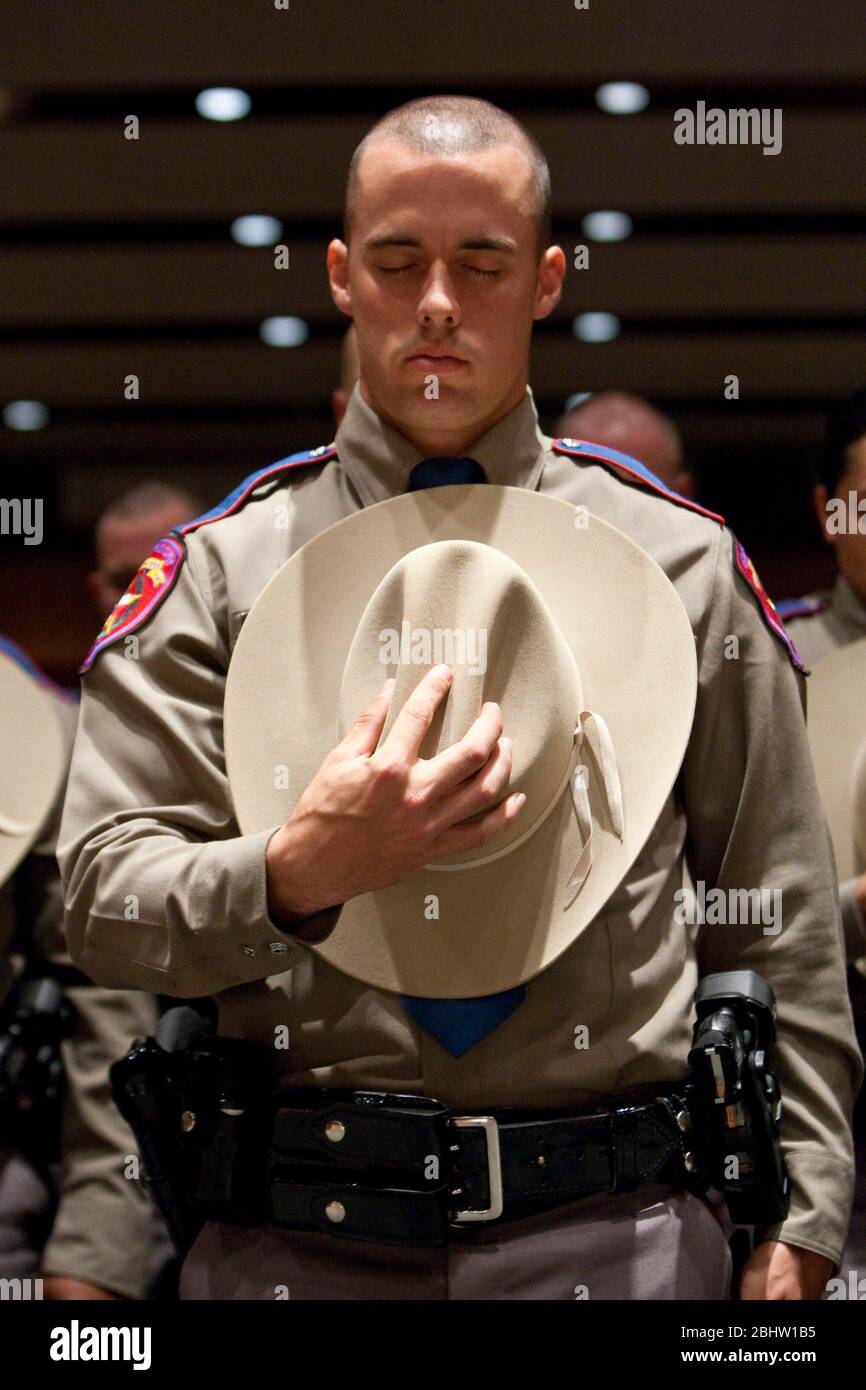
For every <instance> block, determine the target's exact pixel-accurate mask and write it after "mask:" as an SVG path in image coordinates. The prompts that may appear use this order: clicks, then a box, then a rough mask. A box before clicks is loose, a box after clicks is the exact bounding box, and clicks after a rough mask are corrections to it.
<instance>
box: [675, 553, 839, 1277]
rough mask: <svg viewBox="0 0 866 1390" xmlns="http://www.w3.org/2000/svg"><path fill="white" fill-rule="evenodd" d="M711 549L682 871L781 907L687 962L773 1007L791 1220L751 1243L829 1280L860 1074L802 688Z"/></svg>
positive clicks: (726, 557) (709, 934)
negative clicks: (782, 1251) (738, 977)
mask: <svg viewBox="0 0 866 1390" xmlns="http://www.w3.org/2000/svg"><path fill="white" fill-rule="evenodd" d="M719 535H720V541H719V552H718V556H717V562H716V571H715V579H714V584H713V593H712V600H711V602H710V604H709V606H708V609H707V613H706V617H705V619H704V622H703V627H702V631H700V632H699V633H698V634H697V636H698V642H699V650H698V659H699V686H698V701H697V709H696V714H695V723H694V728H693V731H692V737H691V740H690V743H689V748H688V752H687V755H686V759H685V763H684V767H683V791H684V795H685V799H686V807H687V815H688V826H689V851H688V852H689V862H690V867H691V869H692V873H693V876H694V878H695V880H696V881H698V880H703V882H704V883H705V884H706V888H707V891H709V889H710V888H711V887H718V888H721V889H723V890H725V891H729V890H736V889H745V890H748V889H759V890H760V889H767V890H778V892H779V893H780V894H781V897H780V899H773V898H769V897H768V898H767V899H766V901H767V904H768V907H769V905H770V904H771V903H773V902H779V903H780V905H781V919H780V920H781V928H780V929H779V926H778V922H779V918H777V919H776V921H771V922H767V921H765V922H763V923H761V922H752V923H749V922H747V923H740V924H738V925H732V924H730V923H729V924H727V925H716V926H714V925H710V924H709V923H705V924H704V925H703V926H702V927H701V929H700V933H699V937H698V947H697V949H698V962H699V967H700V970H701V973H702V974H708V973H710V972H712V971H717V970H735V969H752V970H756V971H758V972H759V973H760V974H761V975H763V976H764V978H765V979H766V980H768V981H769V983H770V985H771V986H772V988H773V991H774V993H775V996H776V1003H777V1009H778V1018H777V1043H776V1049H775V1065H776V1070H777V1073H778V1076H779V1081H780V1085H781V1090H782V1098H783V1114H782V1120H781V1140H782V1148H783V1152H784V1156H785V1160H786V1163H787V1167H788V1173H789V1175H790V1179H791V1207H790V1213H789V1215H788V1217H787V1219H786V1220H785V1221H784V1222H783V1223H780V1224H778V1225H776V1226H773V1227H771V1228H759V1229H758V1230H757V1231H756V1238H757V1239H759V1240H766V1239H773V1240H776V1239H778V1240H783V1241H786V1242H788V1243H789V1244H791V1245H797V1246H802V1247H803V1248H805V1249H809V1250H814V1251H817V1252H819V1253H821V1254H823V1255H826V1256H828V1257H829V1258H830V1259H831V1260H832V1261H833V1262H834V1263H835V1264H837V1265H838V1263H839V1262H840V1260H841V1256H842V1250H843V1247H844V1244H845V1237H846V1233H847V1229H848V1224H849V1220H850V1212H851V1203H852V1197H853V1183H854V1162H853V1145H852V1139H851V1112H852V1108H853V1100H854V1096H855V1095H856V1093H857V1090H858V1089H859V1086H860V1083H861V1080H862V1076H863V1064H862V1059H861V1057H860V1053H859V1051H858V1048H857V1043H856V1039H855V1033H854V1026H853V1022H852V1018H851V1008H850V1004H849V1001H848V992H847V987H846V974H845V956H844V945H843V940H842V928H841V922H840V914H839V900H838V894H837V887H836V879H835V872H834V867H833V858H832V851H831V848H830V841H829V835H828V833H827V830H826V826H825V823H824V818H823V814H822V812H821V810H820V808H819V801H818V793H817V790H816V786H815V779H814V774H813V771H812V764H811V759H810V754H809V745H808V740H807V736H806V727H805V718H804V688H803V687H804V682H803V678H802V677H801V676H800V675H799V674H798V673H797V672H796V671H795V669H794V667H793V665H792V664H791V661H790V660H789V658H788V656H787V654H786V652H785V650H784V647H783V646H782V644H781V642H780V641H779V640H778V638H777V637H775V636H774V635H773V634H772V633H771V632H770V631H769V628H768V627H767V625H766V623H765V621H764V618H763V617H762V615H761V613H760V611H759V607H758V601H757V598H756V597H755V595H753V594H752V593H751V592H750V589H749V587H748V585H747V584H746V583H745V581H744V580H743V579H742V578H741V577H740V575H739V574H735V571H734V564H733V552H732V537H731V534H730V532H728V531H726V530H725V531H721V532H720V533H719ZM728 901H730V898H728ZM743 915H751V916H753V917H754V916H755V915H757V914H754V913H752V914H743ZM769 916H770V913H769V911H768V912H767V913H766V914H765V918H766V917H769Z"/></svg>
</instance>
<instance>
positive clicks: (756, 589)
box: [734, 541, 809, 676]
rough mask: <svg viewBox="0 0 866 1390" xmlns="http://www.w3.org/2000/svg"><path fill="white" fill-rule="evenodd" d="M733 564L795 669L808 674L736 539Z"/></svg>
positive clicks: (756, 572)
mask: <svg viewBox="0 0 866 1390" xmlns="http://www.w3.org/2000/svg"><path fill="white" fill-rule="evenodd" d="M734 564H735V565H736V567H737V570H738V571H739V573H740V574H741V575H742V577H743V579H745V581H746V583H747V584H748V586H749V588H750V589H751V591H752V593H753V594H754V595H755V598H756V599H757V600H758V606H759V608H760V610H761V613H762V615H763V618H764V622H765V623H766V624H767V627H768V628H769V629H770V631H771V632H773V633H775V635H776V636H777V637H778V639H779V641H780V642H781V643H782V646H783V647H784V648H785V650H786V652H787V653H788V656H789V657H790V658H791V662H792V664H793V665H794V666H795V667H796V668H797V670H798V671H802V672H803V675H804V676H808V674H809V671H808V668H807V667H806V665H805V663H804V661H803V658H802V657H801V656H800V653H799V652H798V651H797V648H796V647H795V646H794V643H793V640H792V639H791V637H790V636H789V635H788V633H787V632H786V631H785V624H784V623H783V622H782V619H781V618H780V617H779V614H778V613H777V611H776V605H775V604H774V603H773V600H772V599H771V598H770V595H769V594H768V593H767V591H766V589H765V588H764V586H763V584H762V583H761V581H760V579H759V578H758V571H757V570H756V569H755V566H754V565H753V564H752V562H751V560H750V559H749V557H748V555H747V554H746V552H745V549H744V548H743V546H742V545H741V544H740V542H739V541H737V542H736V544H735V546H734Z"/></svg>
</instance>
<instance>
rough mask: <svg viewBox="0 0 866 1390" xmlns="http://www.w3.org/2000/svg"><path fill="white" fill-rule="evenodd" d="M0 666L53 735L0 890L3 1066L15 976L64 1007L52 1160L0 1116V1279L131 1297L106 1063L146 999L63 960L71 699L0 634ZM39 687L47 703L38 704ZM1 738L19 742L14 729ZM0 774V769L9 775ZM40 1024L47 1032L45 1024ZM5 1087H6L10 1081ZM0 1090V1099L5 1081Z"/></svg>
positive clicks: (139, 1235) (131, 1204)
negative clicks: (22, 849) (28, 833)
mask: <svg viewBox="0 0 866 1390" xmlns="http://www.w3.org/2000/svg"><path fill="white" fill-rule="evenodd" d="M0 663H2V664H3V674H4V678H5V681H6V682H7V684H10V685H11V687H12V688H13V689H17V690H20V689H21V687H22V684H23V682H26V684H27V685H28V686H31V687H32V691H31V694H30V695H29V697H28V696H27V695H26V690H25V697H24V704H23V707H22V709H23V710H24V711H26V710H27V709H28V708H29V707H30V706H31V705H33V706H35V705H39V706H40V707H43V708H44V710H45V714H46V719H47V722H48V724H49V726H50V727H49V728H48V729H47V730H46V735H51V736H54V737H56V738H57V755H58V765H57V779H58V781H57V785H58V788H59V790H58V792H57V795H56V796H55V798H54V802H53V805H52V806H51V807H50V809H49V811H48V814H47V816H46V818H45V819H44V821H43V822H42V825H41V828H40V829H39V830H38V832H37V833H36V838H35V840H33V842H32V843H31V846H30V849H29V852H28V853H27V854H26V855H25V856H24V857H23V858H22V859H21V860H20V862H19V863H18V864H17V867H15V868H14V871H13V872H12V873H11V876H10V877H9V878H7V879H6V881H5V882H3V884H2V887H0V1001H2V1002H3V1003H4V1005H5V1009H4V1013H3V1015H2V1017H3V1023H2V1024H0V1033H2V1034H3V1035H4V1036H3V1040H2V1041H3V1043H4V1044H5V1045H4V1047H3V1052H4V1060H5V1058H6V1054H7V1052H11V1051H13V1050H14V1049H13V1048H12V1047H11V1046H10V1045H8V1025H9V1022H10V1018H9V1011H10V1008H11V1006H12V1004H13V1002H14V999H15V998H16V997H17V991H16V983H15V981H16V977H17V976H18V975H20V974H21V972H22V971H25V970H26V972H27V974H28V975H33V976H34V977H36V976H40V975H43V974H48V975H51V976H52V977H54V978H57V979H58V980H59V982H60V983H61V984H62V985H63V987H64V989H65V993H66V998H67V1000H68V1001H69V1003H71V1005H72V1007H73V1011H74V1013H73V1018H72V1023H71V1032H70V1033H69V1035H68V1036H67V1037H66V1038H65V1039H64V1041H63V1042H62V1043H61V1044H60V1048H61V1054H62V1063H63V1074H64V1077H65V1087H64V1091H63V1099H62V1103H61V1117H60V1136H59V1139H60V1162H59V1165H57V1164H56V1163H55V1162H54V1155H49V1156H48V1157H47V1158H46V1160H45V1161H44V1162H43V1161H42V1155H41V1153H30V1154H29V1155H28V1154H25V1153H24V1152H22V1151H21V1147H20V1145H17V1144H15V1143H14V1141H13V1140H12V1138H11V1135H10V1133H9V1131H8V1130H7V1127H6V1123H5V1122H8V1121H9V1120H10V1118H11V1116H10V1114H9V1113H6V1114H5V1115H4V1117H3V1120H0V1124H2V1125H3V1131H4V1132H0V1273H2V1276H3V1277H4V1278H32V1277H34V1276H40V1275H41V1276H42V1277H43V1280H44V1288H43V1292H44V1296H45V1297H46V1298H55V1299H109V1298H142V1297H144V1295H145V1292H146V1290H147V1287H148V1279H149V1263H150V1259H151V1240H152V1231H153V1227H154V1218H153V1211H152V1207H151V1204H150V1201H149V1199H148V1197H147V1193H146V1190H145V1188H144V1184H143V1182H141V1181H136V1180H133V1179H132V1178H131V1177H130V1176H129V1161H130V1155H135V1154H136V1151H137V1146H136V1143H135V1139H134V1138H133V1135H132V1133H131V1131H130V1129H129V1127H128V1126H127V1124H126V1122H125V1121H124V1120H123V1119H122V1118H121V1116H120V1114H119V1113H118V1111H117V1108H116V1106H115V1104H114V1101H113V1100H112V1097H111V1091H110V1087H109V1082H108V1068H109V1066H110V1064H111V1062H112V1061H114V1060H115V1058H117V1057H119V1056H121V1055H122V1054H123V1053H124V1052H125V1051H126V1050H127V1049H128V1047H129V1046H130V1044H131V1042H132V1041H133V1039H134V1038H135V1037H137V1036H141V1035H143V1034H145V1033H148V1032H151V1031H152V1030H153V1027H154V1025H155V1021H156V1009H155V1004H154V1001H153V999H152V996H150V995H146V994H140V993H137V992H135V991H127V990H123V991H120V990H111V989H102V988H98V987H97V986H95V985H92V984H91V983H90V982H89V981H88V980H87V979H86V977H84V976H82V975H81V974H80V972H78V971H76V970H74V969H73V967H72V965H71V962H70V960H69V957H68V955H67V953H66V945H65V941H64V939H63V932H62V920H63V900H62V892H61V884H60V874H59V871H58V868H57V861H56V859H55V847H56V841H57V830H58V826H59V823H60V811H61V807H62V801H63V787H64V784H65V781H66V771H67V768H68V763H69V758H70V755H71V752H72V743H73V739H74V736H75V728H76V722H77V718H78V699H77V696H75V695H73V694H72V693H71V692H69V691H66V690H63V689H62V688H61V687H60V686H57V685H55V684H54V683H53V682H51V681H49V680H48V678H47V677H46V676H44V675H43V673H42V672H41V671H39V670H38V668H37V667H36V666H34V665H33V663H32V662H31V661H29V659H28V658H27V657H26V656H25V655H24V653H23V652H21V651H20V649H19V648H17V647H16V646H15V645H14V644H13V643H11V642H9V641H8V640H7V639H0ZM10 666H11V667H12V668H13V669H12V670H10V669H9V668H10ZM4 689H5V686H4ZM43 692H44V694H45V695H46V696H47V697H48V699H47V700H45V699H44V698H41V697H42V694H43ZM9 704H10V702H9V701H8V700H7V701H5V702H4V710H3V714H2V715H0V717H3V716H5V717H7V718H8V717H10V709H9ZM52 711H53V715H52ZM20 712H21V711H19V714H20ZM57 730H59V735H58V734H57V732H56V731H57ZM2 736H3V737H4V740H7V741H8V740H11V741H12V742H13V744H17V745H19V746H20V742H21V739H22V729H21V727H20V723H18V722H16V726H15V728H14V729H11V730H10V729H5V730H3V731H2ZM5 746H6V744H5V742H4V747H5ZM4 770H5V771H6V772H7V774H8V772H9V768H8V767H6V768H5V769H4ZM28 770H29V769H23V770H22V775H26V774H27V771H28ZM10 790H11V791H12V795H13V796H14V789H10ZM18 805H19V798H17V797H15V801H14V803H13V809H14V807H17V806H18ZM14 821H15V818H14V817H13V818H12V820H8V819H7V820H5V822H4V825H0V834H4V835H5V834H7V833H8V832H9V831H10V830H11V829H14V828H15V825H14ZM55 1018H56V1015H55ZM43 1022H44V1024H45V1025H47V1026H48V1027H49V1029H50V1028H51V1027H52V1026H54V1025H53V1024H52V1021H51V1019H49V1018H47V1017H46V1018H44V1020H43ZM11 1069H12V1071H14V1070H15V1067H14V1066H12V1068H11ZM8 1081H9V1082H10V1083H13V1085H12V1086H11V1087H10V1089H14V1078H13V1077H11V1076H10V1077H9V1078H8ZM4 1091H6V1095H7V1097H8V1096H9V1090H7V1087H6V1085H5V1084H4Z"/></svg>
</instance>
